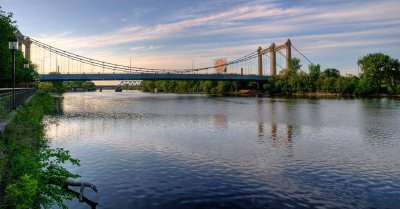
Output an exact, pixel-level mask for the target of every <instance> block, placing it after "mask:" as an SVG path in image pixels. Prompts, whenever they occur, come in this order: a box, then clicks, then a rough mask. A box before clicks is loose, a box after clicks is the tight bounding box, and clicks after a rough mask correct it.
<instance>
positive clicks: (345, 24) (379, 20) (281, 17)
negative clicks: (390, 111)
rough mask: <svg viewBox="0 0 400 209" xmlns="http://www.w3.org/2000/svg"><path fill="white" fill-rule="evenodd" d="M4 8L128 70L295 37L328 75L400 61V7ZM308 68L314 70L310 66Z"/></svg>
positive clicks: (208, 2) (15, 1) (196, 4)
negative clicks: (381, 59) (374, 60)
mask: <svg viewBox="0 0 400 209" xmlns="http://www.w3.org/2000/svg"><path fill="white" fill-rule="evenodd" d="M0 6H1V9H2V10H3V11H6V12H12V13H14V19H15V20H17V25H18V27H19V29H20V31H21V32H22V33H23V34H24V35H26V36H29V37H32V38H34V39H36V40H39V41H41V42H44V43H47V44H49V45H52V46H54V47H57V48H61V49H63V50H66V51H69V52H72V53H76V54H79V55H83V56H87V57H90V58H93V59H99V60H103V61H108V62H112V63H116V64H123V65H130V64H132V65H136V66H143V67H152V68H161V67H162V68H184V67H186V68H187V67H190V66H192V65H194V67H202V66H210V63H212V62H213V60H214V59H215V58H222V57H223V58H227V59H228V61H229V60H232V59H234V58H238V57H241V56H243V55H246V54H248V53H250V52H253V51H255V50H256V49H257V48H258V47H259V46H261V47H268V46H270V44H271V43H273V42H274V43H276V44H283V43H284V42H285V41H286V40H287V39H288V38H289V39H291V41H292V43H293V45H294V46H295V47H296V48H297V49H299V50H300V51H301V52H302V53H303V54H304V55H306V56H307V57H308V58H309V59H310V60H311V61H312V62H313V63H315V64H320V65H321V68H322V70H323V69H326V68H337V69H338V70H340V72H341V73H342V74H348V73H350V74H357V70H358V66H357V60H358V59H359V57H362V56H364V55H366V54H368V53H376V52H382V53H385V54H388V55H390V56H391V57H393V58H396V59H399V58H400V12H399V9H400V1H399V0H302V1H296V0H286V1H276V0H146V1H143V0H112V1H111V0H68V1H65V0H30V1H28V0H25V1H23V0H0ZM33 51H34V50H33ZM33 53H34V52H33ZM296 53H297V52H295V51H294V52H293V55H292V56H294V57H299V58H300V57H301V56H300V55H299V54H298V53H297V54H296ZM36 60H37V59H36ZM33 61H34V62H35V59H34V58H33ZM301 62H302V64H303V69H304V70H306V69H307V66H308V64H309V63H308V62H307V61H306V60H304V59H301Z"/></svg>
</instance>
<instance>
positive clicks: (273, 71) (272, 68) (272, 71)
mask: <svg viewBox="0 0 400 209" xmlns="http://www.w3.org/2000/svg"><path fill="white" fill-rule="evenodd" d="M269 53H270V56H269V57H270V59H271V60H270V76H276V51H275V43H272V44H271V46H270V47H269Z"/></svg>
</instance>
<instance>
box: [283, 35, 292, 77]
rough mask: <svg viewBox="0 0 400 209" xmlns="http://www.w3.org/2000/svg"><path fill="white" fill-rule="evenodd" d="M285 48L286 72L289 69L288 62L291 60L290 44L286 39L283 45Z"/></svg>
mask: <svg viewBox="0 0 400 209" xmlns="http://www.w3.org/2000/svg"><path fill="white" fill-rule="evenodd" d="M285 46H286V70H288V69H289V66H290V61H291V60H292V42H291V41H290V39H288V40H287V41H286V43H285Z"/></svg>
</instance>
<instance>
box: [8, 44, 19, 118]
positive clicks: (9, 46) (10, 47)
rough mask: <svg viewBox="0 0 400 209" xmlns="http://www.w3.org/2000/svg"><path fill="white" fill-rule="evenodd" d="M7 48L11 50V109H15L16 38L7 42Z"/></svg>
mask: <svg viewBox="0 0 400 209" xmlns="http://www.w3.org/2000/svg"><path fill="white" fill-rule="evenodd" d="M8 48H9V49H11V50H12V51H13V95H12V109H13V110H15V109H16V104H15V52H16V51H17V50H18V40H17V39H14V40H12V41H10V42H8Z"/></svg>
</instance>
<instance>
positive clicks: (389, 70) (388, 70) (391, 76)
mask: <svg viewBox="0 0 400 209" xmlns="http://www.w3.org/2000/svg"><path fill="white" fill-rule="evenodd" d="M357 63H358V64H359V65H360V67H361V71H362V75H361V81H362V82H360V84H362V85H365V86H368V88H362V87H360V89H369V92H364V94H371V93H376V94H379V93H381V90H382V88H383V89H384V90H385V91H387V92H388V93H396V91H397V85H398V83H399V80H400V64H399V60H397V59H393V58H391V57H389V56H388V55H385V54H382V53H374V54H368V55H366V56H364V57H362V58H361V59H359V60H358V62H357ZM371 91H374V92H371Z"/></svg>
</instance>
